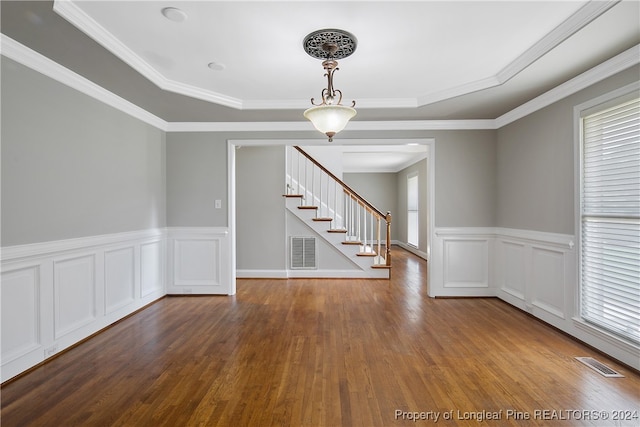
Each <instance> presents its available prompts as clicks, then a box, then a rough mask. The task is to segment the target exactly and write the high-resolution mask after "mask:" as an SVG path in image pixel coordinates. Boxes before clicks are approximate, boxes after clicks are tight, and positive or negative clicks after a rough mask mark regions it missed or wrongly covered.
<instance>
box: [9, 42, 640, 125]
mask: <svg viewBox="0 0 640 427" xmlns="http://www.w3.org/2000/svg"><path fill="white" fill-rule="evenodd" d="M0 54H1V55H3V56H5V57H7V58H10V59H12V60H14V61H16V62H18V63H20V64H22V65H24V66H26V67H28V68H30V69H32V70H34V71H37V72H39V73H41V74H44V75H45V76H47V77H49V78H51V79H53V80H56V81H58V82H60V83H62V84H64V85H67V86H69V87H71V88H73V89H75V90H77V91H79V92H82V93H84V94H85V95H88V96H91V97H92V98H95V99H97V100H99V101H101V102H103V103H105V104H107V105H109V106H111V107H113V108H116V109H118V110H120V111H122V112H124V113H126V114H129V115H130V116H132V117H135V118H137V119H139V120H141V121H143V122H145V123H147V124H149V125H152V126H155V127H156V128H158V129H160V130H163V131H166V132H241V131H255V132H260V131H265V132H268V131H306V130H313V127H312V126H311V124H310V123H308V122H303V121H300V122H167V121H165V120H163V119H161V118H159V117H157V116H155V115H154V114H152V113H150V112H148V111H146V110H144V109H143V108H140V107H138V106H137V105H135V104H133V103H131V102H129V101H127V100H125V99H123V98H121V97H120V96H118V95H116V94H114V93H112V92H110V91H108V90H106V89H104V88H102V87H101V86H99V85H97V84H95V83H93V82H91V81H90V80H88V79H86V78H85V77H82V76H81V75H79V74H77V73H75V72H73V71H71V70H69V69H67V68H65V67H63V66H62V65H60V64H58V63H56V62H54V61H52V60H51V59H49V58H47V57H45V56H43V55H41V54H40V53H38V52H35V51H33V50H31V49H30V48H28V47H26V46H24V45H22V44H20V43H18V42H17V41H15V40H13V39H11V38H10V37H7V36H5V35H4V34H0ZM638 63H640V45H636V46H634V47H632V48H630V49H628V50H626V51H625V52H622V53H621V54H619V55H617V56H615V57H613V58H611V59H609V60H608V61H606V62H603V63H602V64H600V65H597V66H596V67H594V68H592V69H590V70H588V71H586V72H584V73H582V74H580V75H579V76H577V77H575V78H573V79H571V80H569V81H567V82H566V83H563V84H562V85H560V86H557V87H556V88H553V89H551V90H550V91H548V92H546V93H544V94H542V95H540V96H538V97H537V98H534V99H532V100H531V101H529V102H527V103H525V104H522V105H521V106H519V107H516V108H515V109H513V110H511V111H509V112H507V113H505V114H503V115H502V116H500V117H498V118H496V119H486V120H405V121H357V120H356V121H353V122H351V123H349V125H348V129H347V130H356V131H361V130H365V131H370V130H482V129H489V130H490V129H499V128H501V127H503V126H506V125H508V124H510V123H512V122H514V121H516V120H519V119H521V118H523V117H525V116H527V115H529V114H531V113H534V112H535V111H537V110H540V109H542V108H544V107H547V106H548V105H550V104H553V103H554V102H557V101H559V100H561V99H563V98H566V97H567V96H570V95H572V94H574V93H576V92H578V91H580V90H582V89H585V88H587V87H589V86H591V85H593V84H595V83H597V82H599V81H601V80H603V79H605V78H608V77H611V76H612V75H614V74H616V73H619V72H621V71H624V70H626V69H627V68H630V67H632V66H634V65H636V64H638Z"/></svg>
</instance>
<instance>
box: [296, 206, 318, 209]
mask: <svg viewBox="0 0 640 427" xmlns="http://www.w3.org/2000/svg"><path fill="white" fill-rule="evenodd" d="M298 209H318V207H317V206H298Z"/></svg>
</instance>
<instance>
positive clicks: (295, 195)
mask: <svg viewBox="0 0 640 427" xmlns="http://www.w3.org/2000/svg"><path fill="white" fill-rule="evenodd" d="M282 197H297V198H300V199H301V198H303V197H304V195H303V194H283V195H282Z"/></svg>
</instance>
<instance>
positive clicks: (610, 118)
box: [580, 91, 640, 343]
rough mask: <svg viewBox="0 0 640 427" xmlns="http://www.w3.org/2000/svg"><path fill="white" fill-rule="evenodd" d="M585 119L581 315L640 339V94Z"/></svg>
mask: <svg viewBox="0 0 640 427" xmlns="http://www.w3.org/2000/svg"><path fill="white" fill-rule="evenodd" d="M632 96H633V98H632V97H631V96H625V97H623V98H618V99H617V100H616V101H613V102H607V103H606V104H601V105H600V106H597V107H594V108H591V109H589V110H586V111H584V112H583V113H582V118H581V195H580V216H581V218H580V220H581V224H580V225H581V248H580V249H581V251H580V252H581V253H580V276H581V277H580V281H581V282H580V315H581V317H582V319H583V320H584V321H586V322H588V323H591V324H594V325H596V326H598V327H600V328H602V329H606V330H607V331H609V332H612V333H614V334H616V335H619V336H621V337H624V338H626V339H628V340H631V341H633V342H636V343H640V99H639V98H638V94H637V91H636V92H635V94H634V95H632Z"/></svg>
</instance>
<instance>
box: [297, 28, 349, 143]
mask: <svg viewBox="0 0 640 427" xmlns="http://www.w3.org/2000/svg"><path fill="white" fill-rule="evenodd" d="M356 44H357V42H356V38H355V37H354V36H353V34H351V33H348V32H346V31H343V30H318V31H314V32H313V33H311V34H309V35H308V36H307V37H305V39H304V43H303V47H304V50H305V51H306V52H307V53H308V54H309V55H311V56H312V57H314V58H317V59H324V61H322V67H323V68H324V70H325V72H326V73H325V77H327V87H326V88H324V89H323V90H322V102H320V103H319V104H316V103H315V102H314V99H313V98H311V104H312V105H313V107H311V108H309V109H308V110H306V111H305V112H304V117H305V118H307V119H308V120H310V121H311V123H313V126H315V128H316V129H317V130H319V131H320V132H322V133H324V134H325V135H327V136H328V137H329V142H331V141H333V136H334V135H335V134H336V133H338V132H340V131H341V130H343V129H344V128H345V126H346V125H347V123H349V120H351V119H352V118H353V117H354V116H355V115H356V110H355V108H353V107H355V105H356V102H355V101H353V103H352V105H351V107H347V106H345V105H342V92H341V91H339V90H338V89H335V88H334V87H333V73H334V72H335V71H336V70H338V61H337V60H336V59H342V58H346V57H347V56H349V55H351V54H352V53H353V52H354V51H355V49H356Z"/></svg>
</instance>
